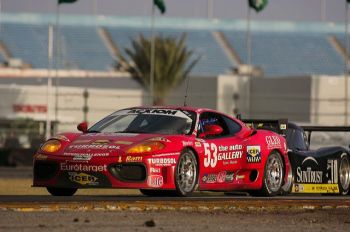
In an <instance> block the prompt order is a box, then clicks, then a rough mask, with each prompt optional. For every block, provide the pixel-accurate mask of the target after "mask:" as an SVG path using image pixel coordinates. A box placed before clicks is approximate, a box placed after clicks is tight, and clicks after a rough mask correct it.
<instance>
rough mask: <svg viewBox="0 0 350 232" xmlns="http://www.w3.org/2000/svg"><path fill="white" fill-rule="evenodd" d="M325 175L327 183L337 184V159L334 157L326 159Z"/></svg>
mask: <svg viewBox="0 0 350 232" xmlns="http://www.w3.org/2000/svg"><path fill="white" fill-rule="evenodd" d="M342 156H343V155H342ZM326 177H327V178H328V181H327V182H328V184H337V183H338V160H336V159H334V160H332V159H330V160H327V173H326Z"/></svg>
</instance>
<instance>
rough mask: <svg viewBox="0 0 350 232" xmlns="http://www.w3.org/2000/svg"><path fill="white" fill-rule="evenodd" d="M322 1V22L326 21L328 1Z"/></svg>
mask: <svg viewBox="0 0 350 232" xmlns="http://www.w3.org/2000/svg"><path fill="white" fill-rule="evenodd" d="M320 1H321V20H322V22H325V21H326V7H327V6H326V0H320Z"/></svg>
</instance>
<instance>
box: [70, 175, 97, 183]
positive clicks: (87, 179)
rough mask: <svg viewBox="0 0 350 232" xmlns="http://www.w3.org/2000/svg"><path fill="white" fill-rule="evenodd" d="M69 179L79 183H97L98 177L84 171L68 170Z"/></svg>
mask: <svg viewBox="0 0 350 232" xmlns="http://www.w3.org/2000/svg"><path fill="white" fill-rule="evenodd" d="M68 175H69V177H68V178H69V180H70V181H72V182H75V183H78V184H81V185H98V184H99V183H98V182H97V180H98V178H97V177H95V176H93V175H89V174H86V173H82V172H81V173H77V172H69V173H68Z"/></svg>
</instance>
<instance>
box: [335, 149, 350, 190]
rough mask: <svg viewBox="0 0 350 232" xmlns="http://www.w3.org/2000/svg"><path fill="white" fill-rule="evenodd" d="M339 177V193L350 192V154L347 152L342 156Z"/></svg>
mask: <svg viewBox="0 0 350 232" xmlns="http://www.w3.org/2000/svg"><path fill="white" fill-rule="evenodd" d="M338 178H339V179H338V187H339V194H340V195H346V194H348V193H349V188H350V160H349V156H348V155H347V154H345V153H344V154H343V155H342V156H341V158H340V162H339V168H338Z"/></svg>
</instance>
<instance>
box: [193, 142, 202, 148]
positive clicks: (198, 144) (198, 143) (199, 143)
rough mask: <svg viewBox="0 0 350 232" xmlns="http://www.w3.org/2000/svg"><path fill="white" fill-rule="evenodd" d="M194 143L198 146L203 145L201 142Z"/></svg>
mask: <svg viewBox="0 0 350 232" xmlns="http://www.w3.org/2000/svg"><path fill="white" fill-rule="evenodd" d="M194 145H195V146H196V147H201V146H202V144H201V142H194Z"/></svg>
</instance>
